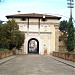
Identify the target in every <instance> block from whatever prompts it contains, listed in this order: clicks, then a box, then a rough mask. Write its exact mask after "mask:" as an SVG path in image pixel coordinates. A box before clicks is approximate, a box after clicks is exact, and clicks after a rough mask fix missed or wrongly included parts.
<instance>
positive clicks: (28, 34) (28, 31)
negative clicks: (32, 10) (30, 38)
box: [27, 18, 29, 35]
mask: <svg viewBox="0 0 75 75" xmlns="http://www.w3.org/2000/svg"><path fill="white" fill-rule="evenodd" d="M27 34H28V35H29V18H28V24H27Z"/></svg>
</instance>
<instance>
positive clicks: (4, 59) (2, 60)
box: [0, 55, 16, 64]
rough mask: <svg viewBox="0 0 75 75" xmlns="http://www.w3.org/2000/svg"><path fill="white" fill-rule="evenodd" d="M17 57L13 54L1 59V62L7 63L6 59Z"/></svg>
mask: <svg viewBox="0 0 75 75" xmlns="http://www.w3.org/2000/svg"><path fill="white" fill-rule="evenodd" d="M15 57H16V56H15V55H13V56H9V57H6V58H3V59H0V64H3V63H5V62H6V61H8V60H11V59H12V58H15Z"/></svg>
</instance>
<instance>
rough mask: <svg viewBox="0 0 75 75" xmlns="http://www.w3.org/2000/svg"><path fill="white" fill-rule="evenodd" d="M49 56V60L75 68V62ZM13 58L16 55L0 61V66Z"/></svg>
mask: <svg viewBox="0 0 75 75" xmlns="http://www.w3.org/2000/svg"><path fill="white" fill-rule="evenodd" d="M49 56H50V58H52V59H54V60H56V61H59V62H61V63H64V64H66V65H68V66H71V67H73V68H75V62H72V61H68V60H64V59H61V58H57V57H54V56H52V55H49ZM15 57H17V55H13V56H10V57H7V58H3V59H0V65H1V64H3V63H5V62H7V61H9V60H11V59H13V58H15Z"/></svg>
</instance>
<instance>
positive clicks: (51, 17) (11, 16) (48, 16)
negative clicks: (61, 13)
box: [6, 14, 61, 20]
mask: <svg viewBox="0 0 75 75" xmlns="http://www.w3.org/2000/svg"><path fill="white" fill-rule="evenodd" d="M38 15H40V14H38ZM41 15H42V16H34V15H32V16H30V15H29V16H28V15H25V16H24V15H22V14H18V15H7V16H6V18H7V19H9V18H43V15H44V14H41ZM45 18H47V19H58V20H60V19H61V17H57V16H52V15H45Z"/></svg>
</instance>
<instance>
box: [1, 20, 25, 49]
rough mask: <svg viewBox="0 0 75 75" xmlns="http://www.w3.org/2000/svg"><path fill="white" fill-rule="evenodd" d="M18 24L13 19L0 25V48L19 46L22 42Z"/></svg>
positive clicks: (22, 38) (22, 35)
mask: <svg viewBox="0 0 75 75" xmlns="http://www.w3.org/2000/svg"><path fill="white" fill-rule="evenodd" d="M18 29H19V26H18V25H17V23H16V22H15V21H14V20H11V21H8V22H7V23H6V24H1V25H0V48H6V49H9V50H11V49H13V48H14V47H16V48H20V47H21V45H22V44H23V43H24V34H23V33H22V32H20V31H19V30H18Z"/></svg>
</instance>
